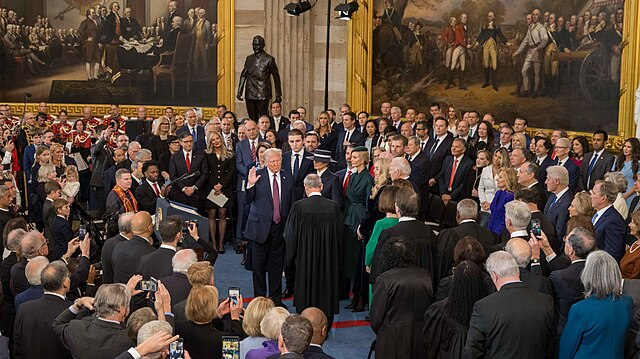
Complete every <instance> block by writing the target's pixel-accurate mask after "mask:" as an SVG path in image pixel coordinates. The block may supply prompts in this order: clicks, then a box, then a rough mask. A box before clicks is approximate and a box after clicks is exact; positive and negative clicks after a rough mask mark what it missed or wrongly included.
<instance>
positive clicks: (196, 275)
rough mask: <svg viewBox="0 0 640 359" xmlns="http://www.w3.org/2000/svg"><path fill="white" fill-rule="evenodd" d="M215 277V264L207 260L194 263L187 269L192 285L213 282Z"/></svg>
mask: <svg viewBox="0 0 640 359" xmlns="http://www.w3.org/2000/svg"><path fill="white" fill-rule="evenodd" d="M212 277H213V266H211V263H209V262H207V261H200V262H197V263H194V264H192V265H191V266H189V269H187V279H188V280H189V284H191V285H192V286H194V287H195V286H203V285H209V284H210V283H211V278H212Z"/></svg>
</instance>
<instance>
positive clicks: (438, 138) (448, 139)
mask: <svg viewBox="0 0 640 359" xmlns="http://www.w3.org/2000/svg"><path fill="white" fill-rule="evenodd" d="M448 127H449V123H448V122H447V120H446V119H445V118H444V117H442V116H438V117H436V119H435V120H434V121H433V131H434V137H432V138H431V139H430V140H429V142H428V143H427V148H426V153H427V155H428V156H429V162H430V163H431V166H429V171H428V172H427V178H428V179H429V186H430V187H431V189H432V191H433V192H435V193H437V192H438V188H437V187H435V185H436V183H437V182H436V180H435V178H436V176H437V175H438V173H440V171H441V170H442V164H443V162H444V158H445V157H447V156H449V155H451V143H453V135H452V134H451V132H449V131H448ZM432 180H433V181H432Z"/></svg>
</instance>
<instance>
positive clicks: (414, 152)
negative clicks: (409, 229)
mask: <svg viewBox="0 0 640 359" xmlns="http://www.w3.org/2000/svg"><path fill="white" fill-rule="evenodd" d="M419 126H420V124H418V125H416V127H419ZM404 152H405V154H406V158H407V161H409V165H410V166H411V175H409V181H411V183H416V184H417V185H418V193H420V213H419V214H418V219H420V220H422V221H424V220H425V219H426V218H427V212H428V211H429V208H428V207H429V185H428V182H427V180H428V177H427V173H428V170H429V165H430V163H429V156H427V154H426V152H424V151H423V150H422V149H421V147H420V138H418V137H416V136H411V137H409V141H408V142H407V146H406V147H405V149H404Z"/></svg>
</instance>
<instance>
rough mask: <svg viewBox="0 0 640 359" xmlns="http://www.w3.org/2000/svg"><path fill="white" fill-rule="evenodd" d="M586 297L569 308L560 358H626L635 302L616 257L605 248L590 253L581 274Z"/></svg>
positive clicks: (561, 342) (561, 340)
mask: <svg viewBox="0 0 640 359" xmlns="http://www.w3.org/2000/svg"><path fill="white" fill-rule="evenodd" d="M580 280H581V281H582V284H583V285H584V293H585V294H584V296H585V299H584V300H582V301H580V302H577V303H575V304H574V305H573V306H571V309H570V310H569V319H568V320H567V324H566V326H565V328H564V331H563V332H562V338H561V339H560V355H559V357H560V358H622V357H624V341H625V337H626V335H627V331H628V330H629V326H630V324H631V316H632V315H633V302H632V300H631V298H630V297H628V296H626V295H622V294H621V292H622V276H621V274H620V267H619V266H618V263H617V262H616V260H615V259H614V258H613V257H612V256H611V255H610V254H609V253H607V252H605V251H595V252H592V253H591V254H589V256H588V257H587V261H586V263H585V267H584V270H583V271H582V274H581V275H580Z"/></svg>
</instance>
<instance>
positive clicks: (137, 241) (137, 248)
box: [111, 211, 154, 283]
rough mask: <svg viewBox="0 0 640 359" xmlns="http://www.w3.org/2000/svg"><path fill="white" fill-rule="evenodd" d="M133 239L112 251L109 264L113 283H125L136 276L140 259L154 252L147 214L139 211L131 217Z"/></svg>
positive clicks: (150, 226)
mask: <svg viewBox="0 0 640 359" xmlns="http://www.w3.org/2000/svg"><path fill="white" fill-rule="evenodd" d="M131 232H132V233H133V237H131V239H129V240H127V241H124V242H122V243H120V244H118V245H116V247H115V248H114V249H113V254H112V255H111V263H112V265H113V282H114V283H127V281H128V280H129V278H131V277H132V276H133V275H135V274H136V271H137V269H138V265H139V264H140V258H141V257H142V256H144V255H145V254H149V253H151V252H153V251H154V249H153V247H152V246H151V244H152V243H153V240H152V239H151V234H152V233H153V224H152V222H151V215H150V214H149V212H146V211H141V212H138V213H136V214H134V215H133V216H132V217H131Z"/></svg>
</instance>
